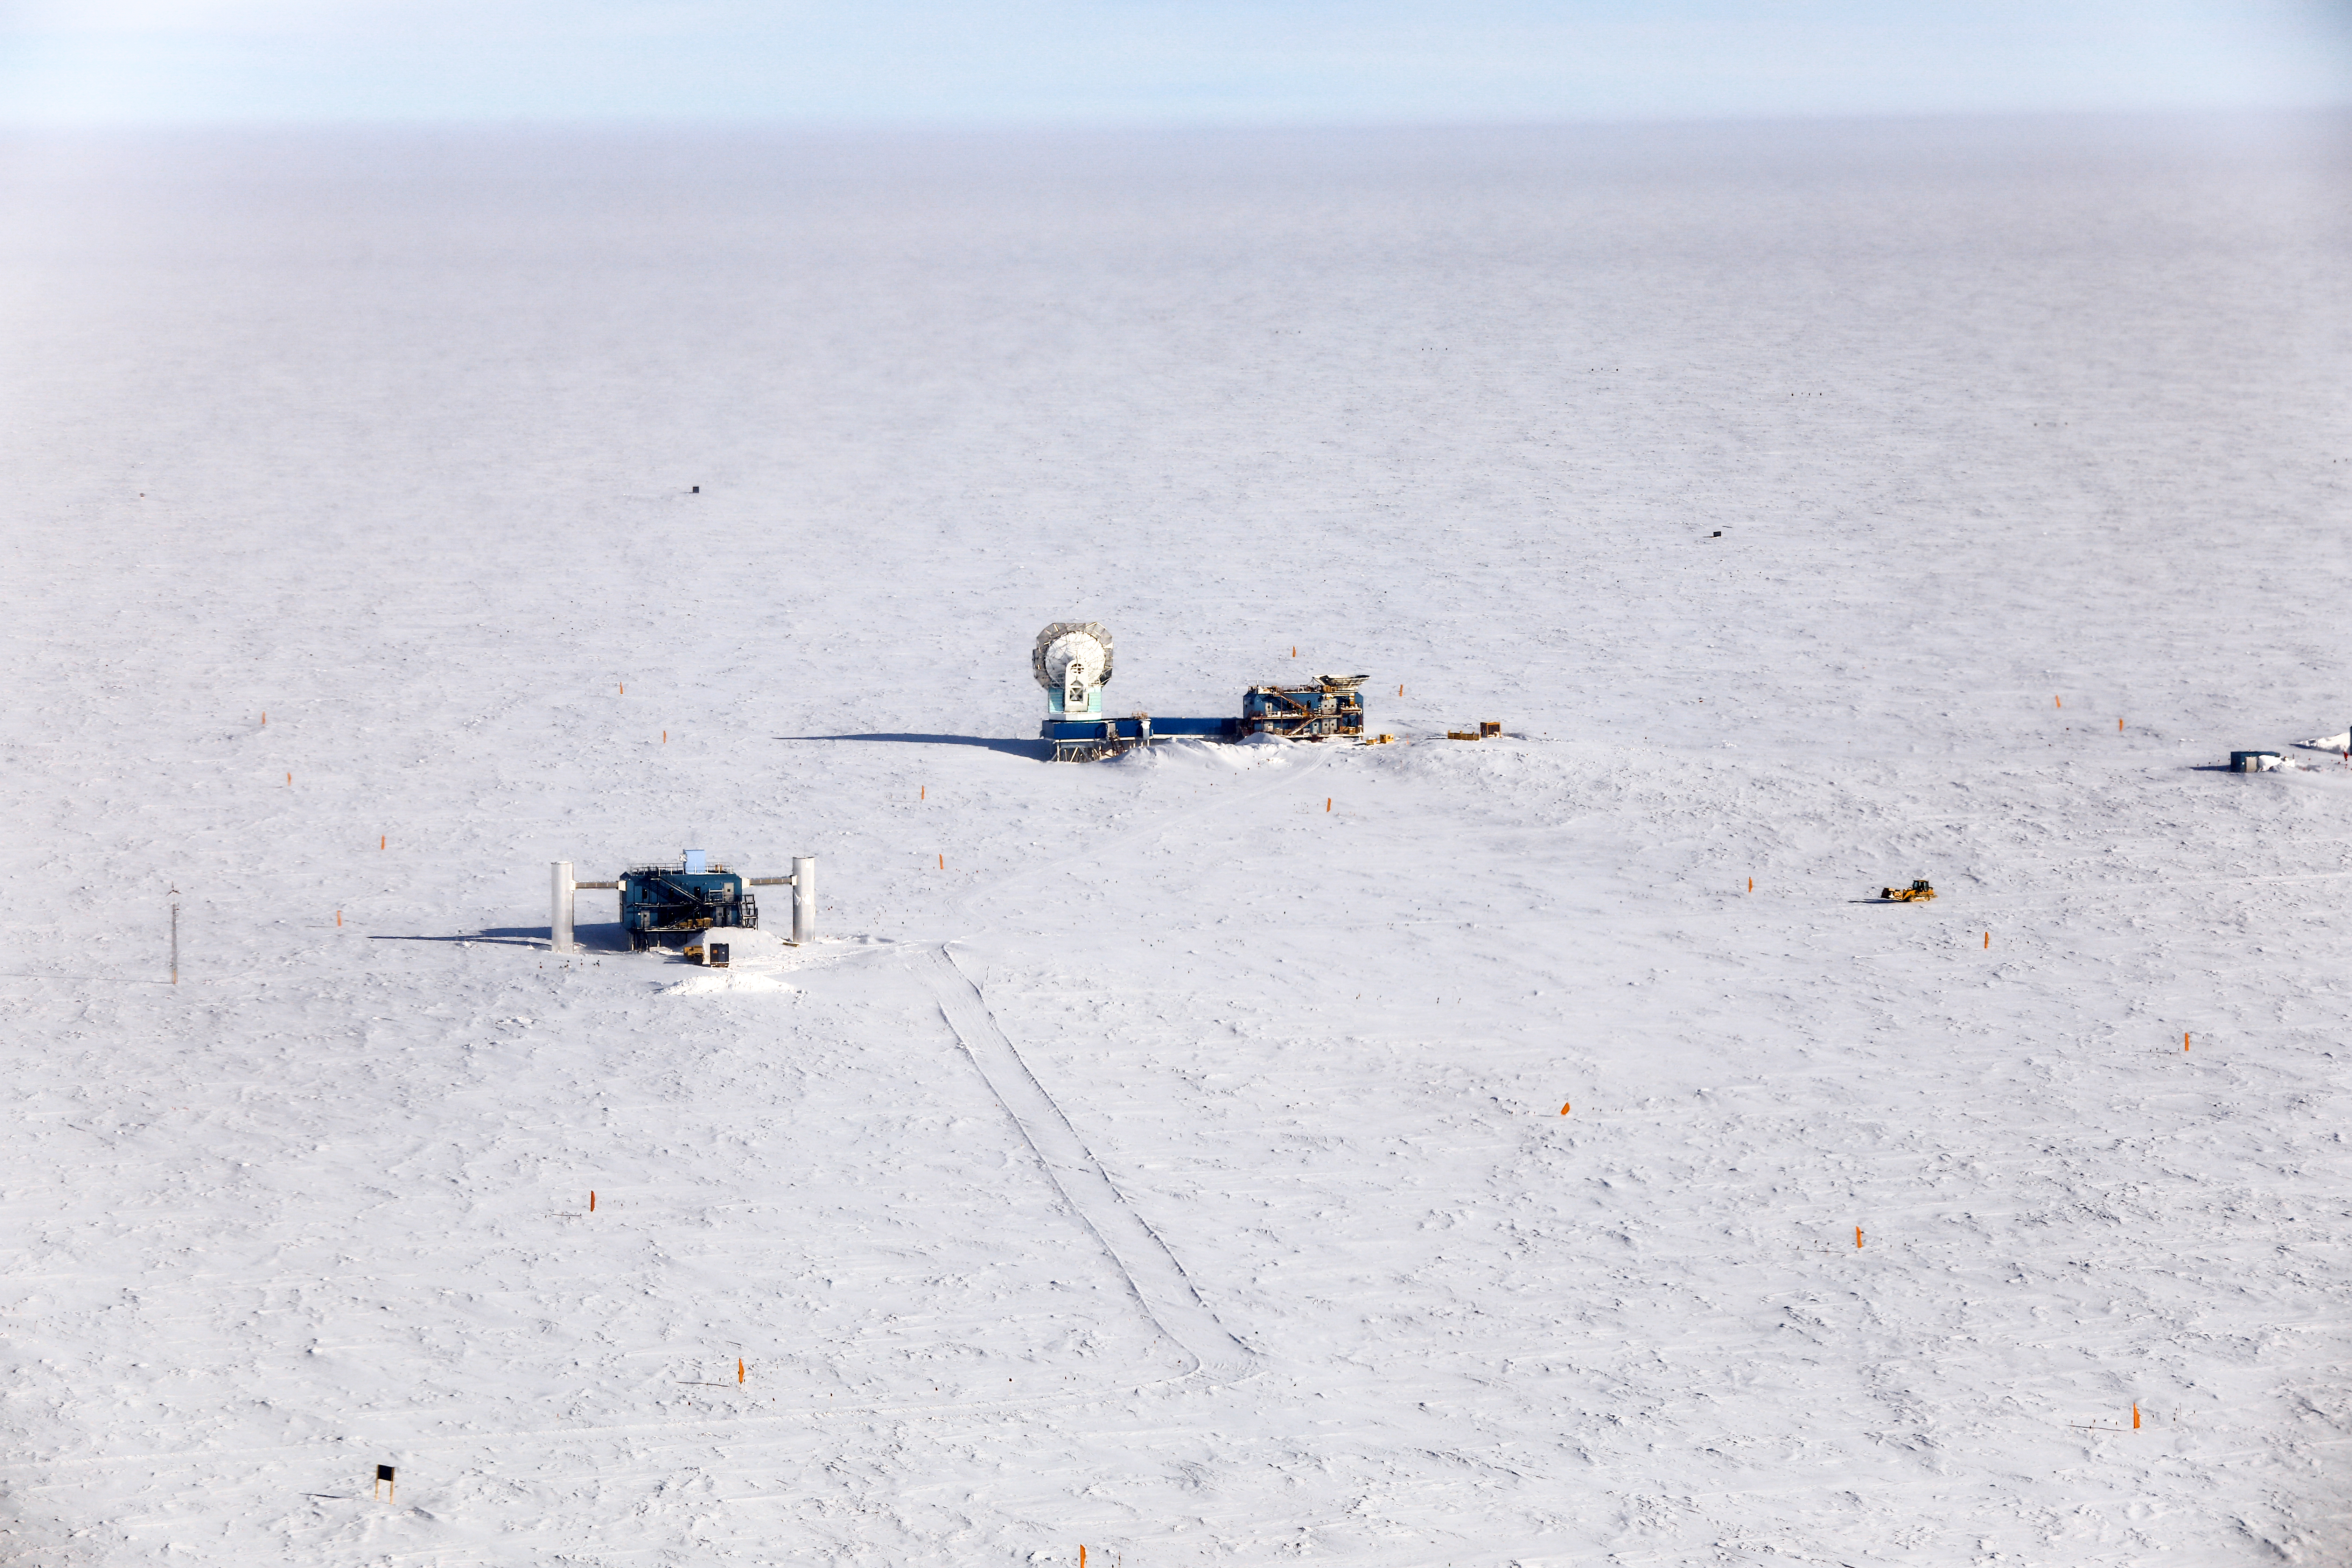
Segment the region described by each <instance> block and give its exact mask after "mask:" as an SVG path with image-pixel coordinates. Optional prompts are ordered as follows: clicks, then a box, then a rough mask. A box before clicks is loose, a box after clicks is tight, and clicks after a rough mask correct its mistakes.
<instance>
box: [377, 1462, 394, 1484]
mask: <svg viewBox="0 0 2352 1568" xmlns="http://www.w3.org/2000/svg"><path fill="white" fill-rule="evenodd" d="M375 1479H377V1480H380V1481H388V1480H390V1479H392V1467H391V1466H390V1465H378V1466H377V1467H376V1468H375Z"/></svg>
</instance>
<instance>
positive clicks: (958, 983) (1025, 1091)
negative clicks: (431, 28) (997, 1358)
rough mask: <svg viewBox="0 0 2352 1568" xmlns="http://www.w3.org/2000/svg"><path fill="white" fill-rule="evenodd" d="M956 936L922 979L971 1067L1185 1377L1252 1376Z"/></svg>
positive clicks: (983, 893)
mask: <svg viewBox="0 0 2352 1568" xmlns="http://www.w3.org/2000/svg"><path fill="white" fill-rule="evenodd" d="M1327 755H1328V753H1319V752H1318V753H1317V754H1315V755H1313V756H1312V757H1311V759H1310V760H1309V761H1308V763H1307V766H1306V767H1303V768H1297V769H1291V768H1287V767H1286V768H1283V769H1281V770H1280V771H1279V772H1278V773H1277V774H1276V777H1274V778H1271V779H1268V780H1267V781H1266V782H1265V784H1262V785H1260V786H1259V787H1257V788H1255V789H1244V790H1237V791H1234V793H1233V795H1228V796H1226V797H1223V798H1222V799H1218V800H1214V801H1204V802H1202V803H1201V804H1200V805H1192V806H1189V807H1187V808H1186V809H1185V810H1182V811H1180V812H1175V813H1172V814H1171V815H1168V816H1155V817H1153V818H1152V819H1151V820H1150V821H1149V822H1144V823H1139V824H1138V825H1136V826H1133V827H1130V828H1129V829H1128V830H1127V831H1126V832H1124V833H1121V834H1118V835H1117V836H1115V837H1112V838H1111V839H1109V840H1108V842H1107V843H1102V844H1096V845H1091V846H1089V847H1087V850H1086V851H1085V852H1084V853H1081V854H1075V855H1069V856H1066V857H1064V858H1061V859H1059V860H1055V861H1051V862H1049V863H1047V864H1045V865H1043V866H1038V867H1034V868H1030V869H1028V870H1025V871H1021V872H1017V873H1015V874H1014V875H1013V876H1011V877H1007V878H1003V879H999V880H997V881H995V882H993V883H991V884H988V885H986V886H984V887H982V888H978V889H972V890H971V891H970V892H967V893H965V894H964V895H963V896H962V897H961V898H959V899H957V900H955V901H954V903H953V904H951V905H950V909H951V910H953V911H955V912H957V913H966V914H968V913H971V912H972V911H973V910H974V907H975V906H976V905H978V904H979V903H981V902H982V901H983V900H987V899H991V898H994V897H998V896H1001V895H1003V893H1005V892H1006V891H1008V890H1009V889H1011V888H1012V887H1013V885H1015V884H1016V883H1019V882H1025V881H1034V880H1035V879H1039V878H1042V877H1045V876H1049V875H1051V874H1052V873H1054V872H1055V871H1057V870H1060V869H1062V868H1066V867H1072V866H1079V865H1099V864H1101V863H1102V862H1103V861H1104V860H1105V859H1106V858H1109V857H1110V856H1111V855H1112V852H1114V851H1116V850H1117V849H1118V848H1119V847H1122V846H1124V845H1127V844H1129V843H1132V842H1135V841H1137V840H1139V839H1142V838H1146V837H1152V836H1155V835H1158V834H1162V833H1166V832H1167V831H1169V830H1170V829H1171V828H1172V827H1174V826H1178V825H1179V824H1181V823H1183V822H1185V821H1188V820H1191V819H1192V818H1195V817H1205V816H1211V815H1213V814H1217V813H1221V812H1223V811H1224V810H1226V809H1229V808H1230V807H1231V806H1232V805H1234V801H1235V800H1237V799H1238V800H1240V801H1244V802H1246V801H1250V800H1254V799H1255V798H1256V797H1257V796H1259V795H1265V794H1268V793H1271V792H1272V791H1275V790H1277V789H1279V788H1281V787H1283V786H1284V785H1286V784H1289V783H1291V782H1292V781H1293V780H1294V779H1297V778H1300V777H1303V776H1304V775H1305V774H1307V773H1309V772H1311V771H1312V770H1314V769H1315V768H1316V767H1318V766H1319V765H1320V764H1321V763H1323V762H1324V761H1325V759H1326V756H1327ZM1285 760H1286V761H1287V760H1288V759H1287V757H1286V758H1285ZM983 929H985V928H983ZM956 940H957V939H955V938H947V939H944V940H940V941H936V942H931V943H929V944H928V945H929V953H928V954H927V955H926V958H925V960H924V963H925V966H926V967H925V978H926V979H927V980H928V981H929V984H930V985H931V988H932V992H933V994H934V995H935V996H936V997H937V998H938V1001H939V1006H940V1016H942V1017H944V1018H945V1019H946V1020H947V1023H948V1027H949V1028H950V1029H952V1030H953V1031H954V1032H955V1036H956V1038H957V1039H958V1040H959V1041H961V1043H962V1045H963V1048H964V1052H965V1054H966V1055H968V1056H969V1057H971V1060H972V1065H973V1066H975V1067H977V1068H979V1069H980V1073H981V1076H982V1078H983V1079H987V1080H988V1086H989V1088H990V1089H991V1090H992V1092H993V1093H994V1094H995V1096H996V1100H997V1103H998V1104H999V1105H1002V1106H1003V1108H1004V1112H1005V1114H1006V1115H1007V1116H1009V1117H1011V1118H1012V1120H1013V1125H1014V1126H1015V1127H1017V1128H1019V1129H1020V1131H1021V1135H1022V1137H1023V1138H1024V1139H1025V1140H1026V1141H1027V1142H1028V1144H1029V1147H1030V1148H1031V1149H1032V1150H1034V1151H1035V1152H1036V1155H1037V1158H1038V1159H1039V1161H1041V1162H1042V1163H1044V1165H1045V1172H1046V1174H1047V1175H1048V1176H1050V1177H1051V1178H1052V1179H1053V1182H1054V1184H1055V1188H1056V1189H1057V1190H1059V1191H1060V1193H1061V1194H1062V1197H1063V1200H1064V1201H1065V1202H1066V1203H1067V1204H1068V1205H1069V1206H1070V1208H1071V1210H1072V1212H1074V1213H1075V1214H1076V1215H1077V1216H1078V1218H1079V1220H1080V1221H1081V1222H1082V1223H1083V1224H1084V1225H1085V1226H1086V1227H1087V1229H1088V1230H1089V1231H1091V1232H1092V1233H1093V1234H1094V1237H1095V1239H1096V1240H1097V1241H1098V1242H1100V1243H1101V1244H1102V1248H1103V1250H1104V1251H1105V1252H1107V1253H1108V1254H1109V1255H1110V1259H1111V1261H1112V1263H1113V1264H1114V1265H1116V1266H1117V1268H1118V1270H1119V1273H1120V1274H1121V1275H1122V1276H1123V1277H1124V1278H1125V1279H1126V1280H1127V1282H1128V1287H1129V1289H1131V1290H1133V1291H1134V1292H1135V1297H1136V1300H1138V1301H1139V1303H1140V1304H1141V1305H1142V1308H1143V1310H1144V1313H1145V1315H1146V1316H1148V1317H1149V1318H1150V1320H1151V1321H1153V1322H1154V1323H1155V1324H1157V1325H1158V1326H1159V1328H1160V1331H1161V1332H1163V1333H1165V1334H1166V1335H1167V1336H1168V1337H1169V1338H1170V1339H1171V1340H1173V1341H1175V1342H1176V1343H1177V1345H1178V1346H1179V1347H1180V1348H1181V1349H1182V1350H1183V1352H1185V1353H1186V1354H1187V1355H1189V1356H1191V1357H1192V1362H1193V1367H1192V1372H1190V1373H1187V1374H1186V1375H1187V1376H1188V1377H1201V1378H1204V1379H1206V1380H1207V1381H1208V1382H1210V1383H1212V1384H1224V1383H1231V1382H1234V1380H1236V1379H1238V1378H1241V1377H1244V1376H1246V1375H1247V1374H1248V1373H1250V1371H1251V1370H1252V1369H1253V1366H1254V1364H1255V1363H1254V1360H1253V1358H1252V1356H1251V1354H1250V1352H1249V1351H1248V1350H1247V1348H1246V1347H1244V1345H1243V1344H1242V1342H1240V1341H1239V1340H1237V1339H1235V1338H1234V1335H1233V1332H1232V1331H1230V1330H1228V1329H1227V1328H1226V1327H1225V1326H1224V1324H1223V1323H1222V1322H1220V1321H1218V1319H1217V1315H1216V1314H1215V1313H1214V1312H1213V1311H1211V1310H1209V1307H1208V1304H1207V1303H1206V1302H1204V1301H1202V1300H1201V1295H1200V1292H1199V1291H1198V1290H1196V1289H1194V1288H1193V1285H1192V1276H1190V1275H1189V1274H1187V1273H1186V1272H1185V1271H1184V1266H1183V1265H1182V1264H1181V1263H1180V1262H1178V1261H1177V1260H1176V1255H1175V1253H1174V1252H1173V1251H1172V1250H1171V1248H1170V1247H1169V1246H1168V1244H1167V1243H1166V1242H1165V1241H1164V1240H1162V1239H1161V1238H1160V1233H1159V1232H1158V1231H1156V1230H1154V1229H1152V1228H1151V1226H1150V1224H1149V1223H1148V1222H1147V1221H1146V1220H1145V1219H1144V1217H1143V1215H1141V1214H1139V1213H1138V1212H1137V1210H1136V1208H1135V1206H1134V1205H1132V1204H1130V1203H1129V1202H1128V1201H1127V1197H1126V1194H1123V1193H1121V1192H1120V1191H1119V1190H1118V1185H1117V1184H1115V1183H1113V1182H1112V1181H1111V1179H1110V1176H1109V1174H1108V1173H1107V1172H1105V1171H1104V1170H1103V1168H1102V1162H1101V1161H1099V1160H1097V1159H1096V1158H1095V1155H1094V1152H1093V1151H1092V1150H1090V1149H1088V1148H1087V1144H1086V1141H1085V1140H1084V1139H1082V1138H1080V1137H1079V1136H1078V1133H1077V1130H1076V1128H1075V1127H1073V1126H1072V1125H1071V1124H1070V1119H1069V1118H1068V1116H1066V1114H1064V1112H1063V1110H1062V1107H1061V1104H1060V1102H1059V1101H1057V1100H1055V1098H1054V1096H1053V1093H1052V1092H1051V1091H1050V1090H1049V1089H1046V1087H1045V1082H1044V1080H1042V1079H1039V1078H1038V1077H1037V1075H1036V1073H1035V1072H1034V1071H1033V1070H1031V1068H1030V1066H1029V1064H1028V1062H1027V1060H1026V1059H1025V1058H1023V1056H1022V1055H1021V1052H1020V1049H1019V1047H1016V1046H1014V1045H1013V1040H1012V1038H1011V1037H1009V1036H1008V1035H1006V1034H1005V1032H1004V1030H1003V1027H1002V1026H1000V1025H999V1024H998V1023H997V1021H996V1015H995V1014H994V1013H993V1012H992V1011H991V1010H990V1008H989V1005H988V1000H987V998H986V996H984V995H983V994H982V992H981V989H980V987H979V986H978V985H977V984H974V983H973V981H972V979H971V976H970V975H969V974H967V973H964V971H963V967H962V966H961V964H959V963H956V961H955V955H954V952H953V951H952V949H953V948H954V946H955V943H956Z"/></svg>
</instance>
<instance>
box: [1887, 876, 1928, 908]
mask: <svg viewBox="0 0 2352 1568" xmlns="http://www.w3.org/2000/svg"><path fill="white" fill-rule="evenodd" d="M1878 896H1879V897H1880V898H1882V899H1885V900H1886V901H1887V902H1888V903H1890V904H1924V903H1926V902H1927V900H1929V899H1932V898H1934V897H1935V896H1936V889H1933V888H1931V887H1929V886H1927V879H1926V878H1925V877H1922V878H1920V879H1918V880H1917V881H1916V882H1914V883H1912V884H1911V885H1910V886H1909V887H1907V888H1881V889H1878Z"/></svg>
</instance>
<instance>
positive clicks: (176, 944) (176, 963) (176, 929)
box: [172, 882, 180, 985]
mask: <svg viewBox="0 0 2352 1568" xmlns="http://www.w3.org/2000/svg"><path fill="white" fill-rule="evenodd" d="M179 983H180V888H179V884H178V883H176V882H175V883H173V885H172V984H174V985H177V984H179Z"/></svg>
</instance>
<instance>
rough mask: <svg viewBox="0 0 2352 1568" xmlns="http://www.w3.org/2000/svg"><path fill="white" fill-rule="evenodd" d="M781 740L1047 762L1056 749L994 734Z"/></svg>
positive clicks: (791, 737)
mask: <svg viewBox="0 0 2352 1568" xmlns="http://www.w3.org/2000/svg"><path fill="white" fill-rule="evenodd" d="M775 738H776V739H777V740H779V741H887V742H892V743H894V744H897V745H901V746H979V747H981V748H982V749H983V750H985V751H991V752H1003V753H1004V754H1005V755H1007V756H1010V757H1027V758H1029V759H1030V760H1031V761H1033V762H1040V763H1042V762H1045V761H1047V760H1049V759H1050V758H1051V757H1052V755H1053V752H1054V748H1053V747H1052V746H1051V745H1050V744H1049V743H1047V742H1044V741H1013V740H1006V739H1004V738H1003V737H1001V736H993V735H778V736H776V737H775Z"/></svg>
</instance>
